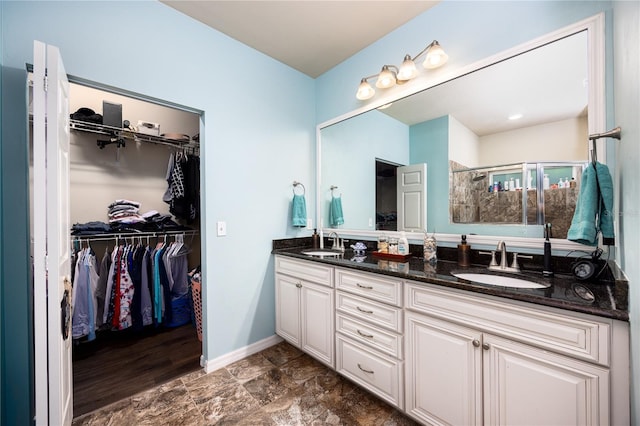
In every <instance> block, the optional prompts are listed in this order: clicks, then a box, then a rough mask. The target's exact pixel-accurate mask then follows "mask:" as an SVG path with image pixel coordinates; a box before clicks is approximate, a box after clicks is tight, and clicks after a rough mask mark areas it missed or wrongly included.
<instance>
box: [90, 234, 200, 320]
mask: <svg viewBox="0 0 640 426" xmlns="http://www.w3.org/2000/svg"><path fill="white" fill-rule="evenodd" d="M189 252H190V249H189V247H188V246H187V245H186V244H184V243H183V242H181V241H176V242H173V243H170V244H165V243H164V242H163V243H159V244H158V245H157V246H156V247H155V248H153V249H151V248H150V247H148V246H147V247H143V246H142V245H141V244H138V245H133V244H130V245H119V246H116V247H115V248H114V249H113V253H112V255H111V260H112V263H111V266H110V269H109V272H108V278H107V280H106V284H105V297H104V303H103V312H102V320H103V323H104V324H105V325H106V326H108V327H110V328H111V329H113V330H125V329H128V328H132V329H133V330H141V329H142V328H143V327H144V326H147V325H151V324H155V325H156V326H158V325H161V324H167V325H168V324H172V322H173V308H172V302H173V301H174V300H176V299H178V298H180V297H183V296H185V295H186V294H188V293H189V289H190V281H189V275H188V273H189V270H188V259H187V254H188V253H189Z"/></svg>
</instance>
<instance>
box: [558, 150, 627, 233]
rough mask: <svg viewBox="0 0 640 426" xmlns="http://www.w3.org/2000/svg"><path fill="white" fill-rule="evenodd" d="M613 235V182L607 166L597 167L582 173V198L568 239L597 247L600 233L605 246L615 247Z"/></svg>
mask: <svg viewBox="0 0 640 426" xmlns="http://www.w3.org/2000/svg"><path fill="white" fill-rule="evenodd" d="M613 231H614V228H613V180H612V179H611V174H610V173H609V168H608V167H607V166H606V165H604V164H601V163H595V164H593V165H590V166H589V167H587V168H586V169H585V171H584V173H582V183H581V184H580V196H579V197H578V202H577V203H576V210H575V212H574V213H573V220H572V221H571V226H570V227H569V231H568V233H567V239H568V240H570V241H575V242H577V243H580V244H587V245H591V246H595V245H596V244H597V243H598V233H599V232H601V233H602V237H603V240H602V241H603V243H604V244H606V245H613V244H614V243H615V239H614V232H613Z"/></svg>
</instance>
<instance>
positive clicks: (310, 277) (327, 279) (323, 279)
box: [275, 256, 333, 287]
mask: <svg viewBox="0 0 640 426" xmlns="http://www.w3.org/2000/svg"><path fill="white" fill-rule="evenodd" d="M275 268H276V273H279V274H286V275H289V276H293V277H297V278H301V279H303V280H307V281H311V282H314V283H318V284H322V285H326V286H329V287H333V268H332V267H330V266H325V265H321V264H319V263H315V262H306V261H304V260H296V259H292V258H290V257H284V256H276V265H275Z"/></svg>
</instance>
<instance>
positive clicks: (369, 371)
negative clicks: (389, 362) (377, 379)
mask: <svg viewBox="0 0 640 426" xmlns="http://www.w3.org/2000/svg"><path fill="white" fill-rule="evenodd" d="M358 368H359V369H360V370H362V371H364V372H365V373H369V374H373V371H372V370H367V369H366V368H362V366H361V365H360V363H358Z"/></svg>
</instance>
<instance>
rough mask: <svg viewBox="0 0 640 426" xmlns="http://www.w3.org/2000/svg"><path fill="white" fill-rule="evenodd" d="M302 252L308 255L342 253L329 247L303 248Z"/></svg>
mask: <svg viewBox="0 0 640 426" xmlns="http://www.w3.org/2000/svg"><path fill="white" fill-rule="evenodd" d="M302 254H306V255H307V256H339V255H341V254H342V252H341V251H337V250H328V249H312V250H303V251H302Z"/></svg>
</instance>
